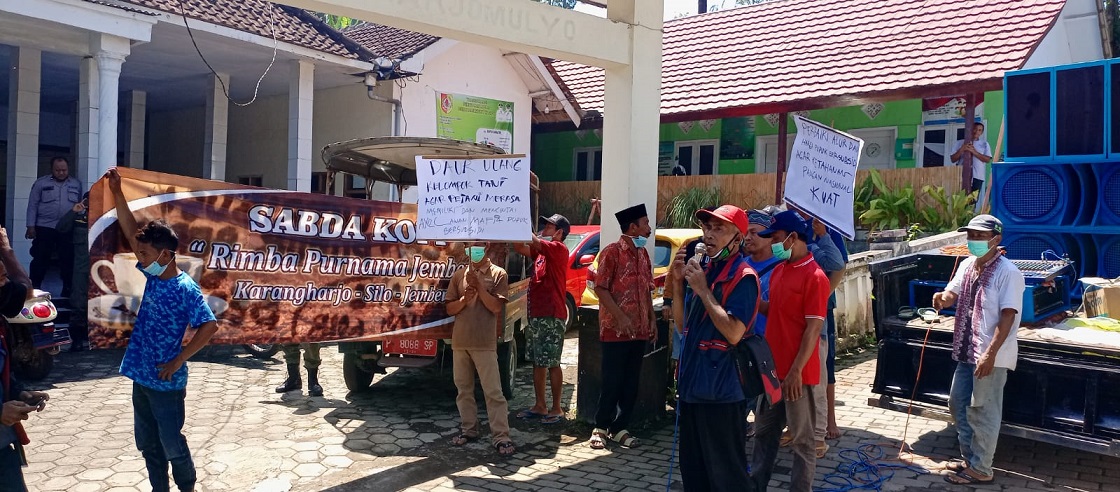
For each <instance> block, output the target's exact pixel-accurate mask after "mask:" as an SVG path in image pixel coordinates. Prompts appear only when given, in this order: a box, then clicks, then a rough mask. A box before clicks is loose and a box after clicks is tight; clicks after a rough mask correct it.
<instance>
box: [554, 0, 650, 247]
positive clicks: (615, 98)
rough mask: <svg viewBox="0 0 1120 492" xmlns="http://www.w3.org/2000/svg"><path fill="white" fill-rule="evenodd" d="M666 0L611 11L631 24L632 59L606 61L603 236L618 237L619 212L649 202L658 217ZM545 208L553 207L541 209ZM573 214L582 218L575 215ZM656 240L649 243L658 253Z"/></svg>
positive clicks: (620, 4)
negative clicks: (613, 64) (616, 62)
mask: <svg viewBox="0 0 1120 492" xmlns="http://www.w3.org/2000/svg"><path fill="white" fill-rule="evenodd" d="M663 5H664V4H663V2H662V0H641V8H638V6H637V0H612V1H611V2H610V3H609V4H608V5H607V17H608V18H610V19H611V20H613V21H616V22H624V23H627V24H631V25H632V26H633V27H632V28H631V30H630V46H631V48H630V53H631V58H632V59H631V61H630V64H629V65H624V66H616V67H607V68H606V70H605V71H606V83H605V94H604V106H605V108H606V109H605V111H604V113H605V115H604V120H603V164H604V165H603V184H602V191H601V192H602V195H601V196H602V197H603V201H602V214H603V221H602V224H603V230H602V234H603V236H602V237H603V241H604V243H606V242H611V241H615V240H617V239H618V237H619V235H620V234H621V232H622V231H621V230H620V229H619V227H618V222H616V221H615V220H614V217H613V215H614V213H615V212H618V211H619V210H622V209H624V208H626V207H629V206H631V205H636V204H639V203H645V204H646V210H647V211H648V213H649V222H650V224H651V225H653V224H655V223H656V221H657V217H656V214H657V141H658V138H657V135H658V131H659V128H658V126H659V125H660V121H661V108H660V107H659V106H660V105H659V104H657V103H651V102H652V101H660V100H661V50H660V49H657V50H650V49H644V48H642V47H650V46H658V47H660V46H661V24H662V19H661V17H662V10H663V9H662V7H663ZM541 213H542V214H550V213H552V212H551V211H548V210H542V211H541ZM569 219H571V220H578V218H576V217H570V218H569ZM653 243H654V242H653V241H650V242H649V243H648V244H649V245H648V246H647V248H650V254H653V250H652V248H653Z"/></svg>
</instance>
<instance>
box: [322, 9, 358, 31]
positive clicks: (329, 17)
mask: <svg viewBox="0 0 1120 492" xmlns="http://www.w3.org/2000/svg"><path fill="white" fill-rule="evenodd" d="M313 14H315V17H318V18H319V20H321V21H323V22H324V23H325V24H326V25H328V26H331V27H333V28H335V29H337V30H339V31H341V30H344V29H346V28H349V27H353V26H356V25H358V24H360V23H361V22H362V21H360V20H358V19H354V18H351V17H343V16H341V15H334V14H324V13H322V12H313Z"/></svg>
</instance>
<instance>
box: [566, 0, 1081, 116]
mask: <svg viewBox="0 0 1120 492" xmlns="http://www.w3.org/2000/svg"><path fill="white" fill-rule="evenodd" d="M1064 5H1065V0H984V1H978V0H924V1H922V2H915V1H914V0H784V1H771V2H766V3H762V4H759V5H754V6H750V7H742V8H738V9H732V10H725V11H721V12H715V13H711V14H704V15H696V16H692V17H685V18H682V19H676V20H672V21H667V22H666V23H665V28H664V41H663V50H662V81H661V112H662V114H663V115H669V114H680V113H690V112H697V111H704V110H709V109H716V108H728V107H743V108H749V107H752V106H765V105H773V104H778V103H796V102H797V101H800V100H807V99H818V98H825V97H835V96H842V95H854V94H872V93H882V92H885V91H892V90H900V89H912V88H918V87H924V86H941V85H949V84H957V83H962V82H970V81H977V80H993V79H999V78H1001V77H1002V76H1003V73H1004V72H1005V71H1009V70H1015V69H1018V68H1020V67H1022V66H1023V64H1024V63H1026V60H1027V57H1028V56H1029V54H1030V53H1031V51H1032V49H1033V47H1034V46H1036V45H1037V44H1038V43H1039V42H1041V41H1042V38H1043V36H1045V34H1046V32H1047V31H1048V30H1049V28H1050V26H1051V25H1052V24H1053V22H1054V21H1055V19H1056V18H1057V16H1058V14H1059V13H1060V12H1061V10H1062V7H1063V6H1064ZM976 33H983V35H981V36H978V35H976ZM552 67H553V69H554V71H555V72H556V74H557V75H558V76H559V78H560V79H561V80H562V81H563V82H564V83H565V84H566V85H567V86H568V87H569V88H570V89H571V91H572V94H573V95H574V96H575V97H576V99H577V100H578V101H579V105H580V107H581V108H583V109H584V110H596V111H602V110H603V80H604V77H603V71H602V70H601V69H599V68H595V67H587V66H583V65H579V64H575V63H570V62H565V61H560V60H556V61H553V62H552Z"/></svg>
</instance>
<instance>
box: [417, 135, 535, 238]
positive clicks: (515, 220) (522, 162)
mask: <svg viewBox="0 0 1120 492" xmlns="http://www.w3.org/2000/svg"><path fill="white" fill-rule="evenodd" d="M416 178H417V181H418V186H417V191H418V195H419V199H418V200H417V213H416V214H417V220H416V233H417V236H418V237H419V238H420V239H424V240H446V241H518V242H520V241H529V240H531V239H532V237H533V220H532V219H533V217H532V207H531V205H530V202H529V195H530V191H529V156H527V155H499V156H489V157H448V156H440V157H425V156H418V157H417V158H416Z"/></svg>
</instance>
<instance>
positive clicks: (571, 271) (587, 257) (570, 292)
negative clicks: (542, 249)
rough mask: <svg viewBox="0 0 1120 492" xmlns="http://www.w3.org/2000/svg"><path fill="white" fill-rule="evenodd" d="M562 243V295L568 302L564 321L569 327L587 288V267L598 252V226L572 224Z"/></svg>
mask: <svg viewBox="0 0 1120 492" xmlns="http://www.w3.org/2000/svg"><path fill="white" fill-rule="evenodd" d="M564 245H565V246H567V247H568V283H567V289H566V290H567V292H566V294H567V295H565V296H564V297H565V300H566V301H567V304H568V318H567V319H566V320H564V322H565V324H566V325H567V327H568V328H571V327H572V323H573V322H574V321H575V319H576V313H577V312H578V311H577V309H578V308H579V306H580V304H581V303H582V300H583V290H584V289H586V288H587V270H588V267H590V266H591V264H592V263H593V262H594V261H595V256H596V255H598V254H599V226H597V225H573V226H572V230H571V231H569V232H568V238H567V239H565V240H564Z"/></svg>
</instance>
